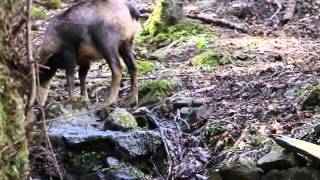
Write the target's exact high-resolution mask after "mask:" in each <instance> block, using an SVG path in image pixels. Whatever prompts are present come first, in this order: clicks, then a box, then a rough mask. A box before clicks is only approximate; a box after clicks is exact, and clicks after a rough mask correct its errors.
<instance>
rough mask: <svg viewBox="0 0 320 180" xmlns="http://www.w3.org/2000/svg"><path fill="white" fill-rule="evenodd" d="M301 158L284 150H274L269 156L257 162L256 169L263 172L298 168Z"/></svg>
mask: <svg viewBox="0 0 320 180" xmlns="http://www.w3.org/2000/svg"><path fill="white" fill-rule="evenodd" d="M300 163H301V158H300V157H299V156H298V155H297V154H295V153H293V152H287V151H285V150H283V149H282V150H274V151H271V152H270V153H269V154H267V155H265V156H263V157H262V158H260V159H259V160H258V162H257V165H258V167H260V168H261V169H263V170H264V171H265V172H268V171H270V170H271V169H279V170H281V169H288V168H291V167H294V166H299V165H300Z"/></svg>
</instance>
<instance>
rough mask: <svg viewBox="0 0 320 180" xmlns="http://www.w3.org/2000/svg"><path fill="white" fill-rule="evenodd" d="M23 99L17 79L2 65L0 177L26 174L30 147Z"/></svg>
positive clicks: (16, 177) (0, 74) (21, 176)
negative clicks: (11, 76)
mask: <svg viewBox="0 0 320 180" xmlns="http://www.w3.org/2000/svg"><path fill="white" fill-rule="evenodd" d="M24 120H25V119H24V109H23V100H22V97H21V96H20V94H19V93H18V91H17V86H16V84H15V81H14V80H13V79H11V78H10V76H9V73H7V71H6V69H5V68H4V67H2V66H0V149H1V153H0V164H1V166H0V179H4V180H5V179H23V178H24V177H25V176H26V170H27V163H28V149H27V143H26V138H25V129H24V128H25V121H24Z"/></svg>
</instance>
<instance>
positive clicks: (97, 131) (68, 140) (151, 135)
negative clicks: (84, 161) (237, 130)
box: [48, 114, 162, 159]
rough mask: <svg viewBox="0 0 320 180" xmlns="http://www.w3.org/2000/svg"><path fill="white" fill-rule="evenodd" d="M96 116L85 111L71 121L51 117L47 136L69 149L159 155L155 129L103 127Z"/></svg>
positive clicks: (129, 154) (133, 156) (126, 157)
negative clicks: (84, 113) (52, 120)
mask: <svg viewBox="0 0 320 180" xmlns="http://www.w3.org/2000/svg"><path fill="white" fill-rule="evenodd" d="M96 119H99V118H98V117H96V116H95V115H94V114H86V115H82V116H76V117H73V120H71V121H70V120H68V121H66V120H59V121H54V123H52V124H50V128H49V130H48V132H49V136H50V139H51V141H52V143H53V144H54V145H56V146H61V147H66V148H67V149H69V150H76V151H81V150H88V151H90V150H91V151H104V152H105V153H108V154H110V155H115V156H120V157H121V158H122V159H130V158H138V157H142V156H146V155H154V156H158V155H159V154H157V153H158V151H157V150H159V148H160V147H161V144H162V141H161V136H160V134H159V132H158V131H155V130H149V131H135V132H122V131H110V130H106V131H104V130H102V129H103V128H102V126H103V125H102V123H99V122H97V121H96Z"/></svg>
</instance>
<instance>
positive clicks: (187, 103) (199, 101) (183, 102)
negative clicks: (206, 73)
mask: <svg viewBox="0 0 320 180" xmlns="http://www.w3.org/2000/svg"><path fill="white" fill-rule="evenodd" d="M210 101H211V99H208V98H193V97H178V98H175V99H174V100H173V101H172V104H173V107H174V108H177V109H178V108H182V107H199V106H203V105H204V104H206V103H209V102H210Z"/></svg>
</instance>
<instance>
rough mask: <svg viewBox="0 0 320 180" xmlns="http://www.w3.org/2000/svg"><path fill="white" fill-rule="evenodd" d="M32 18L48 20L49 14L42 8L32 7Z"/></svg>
mask: <svg viewBox="0 0 320 180" xmlns="http://www.w3.org/2000/svg"><path fill="white" fill-rule="evenodd" d="M31 17H32V18H33V19H46V18H48V14H47V13H46V12H45V11H44V10H42V9H40V8H37V7H32V9H31Z"/></svg>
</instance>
